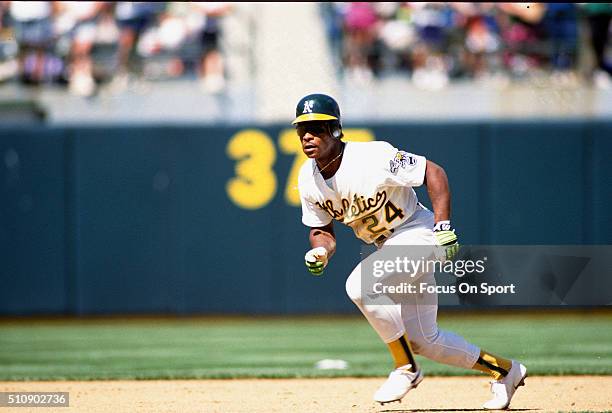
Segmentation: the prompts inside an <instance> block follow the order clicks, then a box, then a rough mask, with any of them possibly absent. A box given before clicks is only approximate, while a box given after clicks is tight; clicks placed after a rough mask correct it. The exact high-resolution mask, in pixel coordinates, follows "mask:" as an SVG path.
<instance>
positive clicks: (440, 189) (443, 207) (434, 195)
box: [425, 161, 451, 222]
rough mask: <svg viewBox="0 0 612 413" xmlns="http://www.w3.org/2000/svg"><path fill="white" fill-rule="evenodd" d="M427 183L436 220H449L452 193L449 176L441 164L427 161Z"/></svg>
mask: <svg viewBox="0 0 612 413" xmlns="http://www.w3.org/2000/svg"><path fill="white" fill-rule="evenodd" d="M425 185H427V193H428V194H429V199H430V200H431V206H432V208H433V210H434V221H435V222H440V221H448V220H450V214H451V195H450V188H449V186H448V177H447V176H446V172H444V169H442V167H441V166H439V165H437V164H435V163H433V162H431V161H427V167H426V169H425Z"/></svg>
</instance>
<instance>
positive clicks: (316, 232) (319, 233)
mask: <svg viewBox="0 0 612 413" xmlns="http://www.w3.org/2000/svg"><path fill="white" fill-rule="evenodd" d="M310 246H311V247H312V248H317V247H323V248H325V249H326V250H327V257H328V258H331V256H332V255H334V253H335V252H336V237H335V235H334V232H333V229H332V230H331V231H330V230H329V228H312V229H311V230H310Z"/></svg>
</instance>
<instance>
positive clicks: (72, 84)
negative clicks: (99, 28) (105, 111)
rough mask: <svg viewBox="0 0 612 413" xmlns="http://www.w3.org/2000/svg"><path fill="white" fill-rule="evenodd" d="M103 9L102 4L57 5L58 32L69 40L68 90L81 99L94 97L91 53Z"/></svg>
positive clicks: (66, 3)
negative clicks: (82, 97)
mask: <svg viewBox="0 0 612 413" xmlns="http://www.w3.org/2000/svg"><path fill="white" fill-rule="evenodd" d="M104 5H105V4H104V2H99V1H92V2H85V1H83V2H81V1H62V2H58V16H57V18H56V20H55V27H56V32H58V33H62V34H66V35H67V36H68V39H69V42H70V52H69V65H68V85H69V87H68V88H69V90H70V92H71V93H73V94H75V95H78V96H91V95H92V94H93V93H94V91H95V88H96V83H95V81H94V78H93V62H92V58H91V50H92V47H93V44H94V41H95V37H96V24H97V18H98V16H99V14H100V12H101V10H102V8H103V7H104Z"/></svg>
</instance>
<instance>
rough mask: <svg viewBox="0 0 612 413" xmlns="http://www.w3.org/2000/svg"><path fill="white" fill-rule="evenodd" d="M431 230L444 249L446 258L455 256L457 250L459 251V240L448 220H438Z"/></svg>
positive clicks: (449, 258)
mask: <svg viewBox="0 0 612 413" xmlns="http://www.w3.org/2000/svg"><path fill="white" fill-rule="evenodd" d="M433 231H434V235H435V236H436V239H437V240H438V244H440V245H441V246H442V247H444V249H445V252H446V259H447V260H452V259H453V258H455V256H456V255H457V252H459V241H458V239H457V235H455V230H454V228H453V227H452V226H451V223H450V221H440V222H438V223H436V225H435V226H434V229H433Z"/></svg>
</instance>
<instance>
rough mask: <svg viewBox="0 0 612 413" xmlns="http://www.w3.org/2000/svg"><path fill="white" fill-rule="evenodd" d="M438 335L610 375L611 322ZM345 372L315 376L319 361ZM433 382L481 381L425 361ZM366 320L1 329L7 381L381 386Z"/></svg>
mask: <svg viewBox="0 0 612 413" xmlns="http://www.w3.org/2000/svg"><path fill="white" fill-rule="evenodd" d="M439 324H440V327H441V328H443V329H448V330H452V331H454V332H456V333H458V334H461V335H463V336H464V337H466V338H467V339H468V340H470V341H472V342H474V343H475V344H477V345H479V346H482V347H483V348H486V349H488V350H490V351H492V352H494V353H497V354H502V355H506V356H508V357H513V358H518V359H519V360H521V361H522V362H523V363H525V364H526V365H527V366H528V368H529V370H530V374H542V375H551V374H605V375H609V374H612V328H610V327H611V325H612V313H610V312H605V313H601V312H600V313H554V314H553V313H543V314H540V315H529V314H525V313H518V314H510V313H506V314H489V315H442V316H441V317H440V320H439ZM328 358H331V359H343V360H346V361H348V362H349V365H350V368H349V369H347V370H327V371H325V370H323V371H321V370H316V369H315V368H314V364H315V363H316V362H317V361H318V360H321V359H328ZM420 361H421V362H422V366H423V367H424V369H425V370H426V374H427V375H429V376H431V375H462V374H474V373H472V372H470V371H464V370H461V369H458V368H454V367H448V366H445V365H441V364H437V363H433V362H430V361H429V360H426V359H422V358H420ZM390 367H391V360H390V356H389V355H388V354H387V351H386V346H384V345H383V344H382V343H381V342H380V341H379V339H378V336H376V334H375V333H374V331H373V330H372V329H371V328H370V327H369V325H368V324H367V323H366V322H365V320H364V319H362V318H360V317H345V318H325V317H319V318H286V319H282V318H215V319H212V318H211V319H207V318H188V319H176V320H173V319H167V318H166V319H129V320H122V319H116V320H114V319H110V320H51V321H40V320H39V321H35V320H34V321H28V320H21V321H0V380H62V379H80V380H94V379H133V378H138V379H175V378H236V377H331V376H334V377H336V376H356V377H362V376H383V375H386V374H387V373H388V371H389V368H390Z"/></svg>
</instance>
